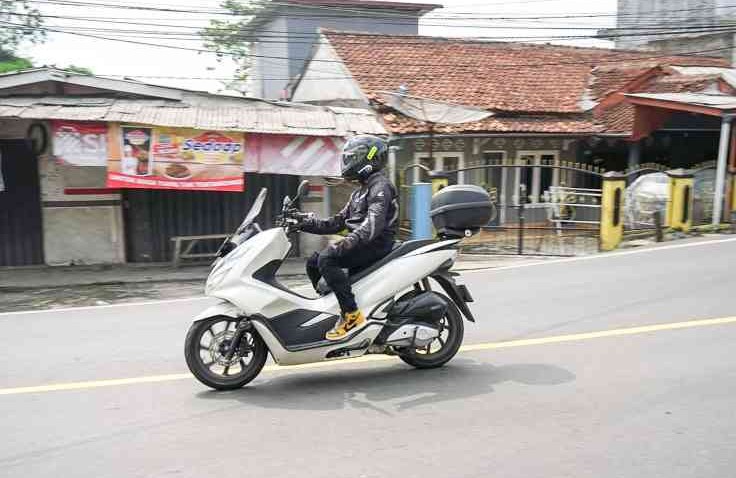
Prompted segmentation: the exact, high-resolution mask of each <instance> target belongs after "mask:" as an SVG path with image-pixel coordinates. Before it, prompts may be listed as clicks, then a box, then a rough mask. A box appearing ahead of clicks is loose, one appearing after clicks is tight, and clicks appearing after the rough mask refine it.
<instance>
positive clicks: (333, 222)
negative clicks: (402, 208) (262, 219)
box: [301, 172, 399, 252]
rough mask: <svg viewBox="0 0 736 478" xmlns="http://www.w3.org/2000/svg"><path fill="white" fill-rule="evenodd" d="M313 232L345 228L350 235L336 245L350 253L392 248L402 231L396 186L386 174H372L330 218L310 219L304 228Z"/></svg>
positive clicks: (332, 231) (331, 232)
mask: <svg viewBox="0 0 736 478" xmlns="http://www.w3.org/2000/svg"><path fill="white" fill-rule="evenodd" d="M301 229H302V231H304V232H311V233H313V234H335V233H337V232H340V231H342V230H343V229H347V230H348V235H347V236H345V238H344V239H343V240H341V241H340V242H338V243H337V244H336V245H335V247H336V248H337V249H338V250H339V251H340V252H348V251H350V250H353V249H355V248H357V247H362V246H368V245H369V246H375V247H388V246H389V245H390V244H393V242H394V238H395V237H396V233H397V232H398V230H399V201H398V194H397V193H396V188H395V187H394V185H393V184H391V181H389V180H388V178H387V177H386V176H384V175H383V173H380V172H378V173H374V174H373V175H371V176H369V177H368V179H366V181H365V182H364V183H362V184H361V186H360V188H359V189H356V190H355V191H353V193H352V194H351V195H350V200H349V201H348V203H347V204H346V205H345V207H343V208H342V210H341V211H340V212H338V213H337V214H335V215H334V216H332V217H330V218H328V219H316V218H312V219H308V220H307V221H306V222H305V223H304V224H303V225H302V227H301Z"/></svg>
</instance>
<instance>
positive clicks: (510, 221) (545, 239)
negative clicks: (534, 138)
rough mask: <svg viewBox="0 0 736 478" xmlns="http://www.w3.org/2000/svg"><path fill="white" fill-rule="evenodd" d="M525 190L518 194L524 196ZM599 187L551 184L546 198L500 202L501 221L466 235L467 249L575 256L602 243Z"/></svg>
mask: <svg viewBox="0 0 736 478" xmlns="http://www.w3.org/2000/svg"><path fill="white" fill-rule="evenodd" d="M524 192H525V191H524V190H523V187H522V190H521V191H520V194H519V197H521V198H525V197H526V196H525V194H524ZM600 199H601V190H600V189H590V188H586V189H583V188H569V187H551V188H549V189H548V190H547V191H545V193H544V195H543V202H541V203H533V204H527V203H524V202H521V203H520V204H518V205H499V206H498V208H499V215H498V216H499V218H501V220H500V221H498V222H496V223H493V222H492V223H491V225H489V226H487V227H484V228H483V230H482V232H481V234H479V235H478V236H476V237H473V238H470V239H467V240H466V241H465V243H464V244H465V245H464V246H463V249H464V251H465V252H470V253H477V254H515V255H551V256H575V255H582V254H591V253H594V252H597V251H598V250H599V247H600V244H599V242H600Z"/></svg>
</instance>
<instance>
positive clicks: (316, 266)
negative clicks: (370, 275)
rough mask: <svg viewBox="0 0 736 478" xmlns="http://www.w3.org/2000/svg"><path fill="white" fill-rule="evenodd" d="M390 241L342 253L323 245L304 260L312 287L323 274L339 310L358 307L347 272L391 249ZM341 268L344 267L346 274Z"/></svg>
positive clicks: (381, 255)
mask: <svg viewBox="0 0 736 478" xmlns="http://www.w3.org/2000/svg"><path fill="white" fill-rule="evenodd" d="M391 249H392V244H390V243H389V244H386V245H383V244H379V245H375V246H374V245H371V244H369V245H366V246H361V247H357V248H355V249H352V250H349V251H347V252H345V253H342V254H340V253H337V254H335V253H334V252H332V253H331V252H330V251H329V249H324V250H323V251H321V252H315V253H314V254H313V255H312V257H310V258H309V260H308V261H307V275H308V276H309V279H310V280H311V281H312V285H313V286H314V287H315V288H316V287H317V283H318V282H319V280H320V278H322V277H324V278H325V281H326V282H327V285H329V286H330V289H332V291H333V292H334V293H335V295H336V296H337V301H338V302H339V304H340V309H341V310H342V312H343V313H345V312H353V311H355V310H358V305H357V304H356V303H355V296H354V295H353V290H352V289H351V287H350V281H349V280H348V274H356V273H357V272H359V271H360V270H362V269H365V268H366V267H368V266H370V265H371V264H374V263H376V262H378V261H379V260H380V259H383V258H384V257H385V256H386V255H388V253H389V252H391ZM343 269H347V270H348V274H346V273H345V271H344V270H343Z"/></svg>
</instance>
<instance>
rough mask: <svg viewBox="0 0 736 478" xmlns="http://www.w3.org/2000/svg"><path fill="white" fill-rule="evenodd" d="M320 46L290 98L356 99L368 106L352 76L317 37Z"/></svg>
mask: <svg viewBox="0 0 736 478" xmlns="http://www.w3.org/2000/svg"><path fill="white" fill-rule="evenodd" d="M319 41H320V45H319V47H318V48H317V51H315V54H314V60H330V61H328V62H325V61H312V62H311V63H310V64H309V67H308V68H307V71H305V72H304V76H303V78H302V80H301V81H300V82H299V85H297V87H296V89H295V90H294V93H293V95H292V98H291V99H292V101H300V102H319V103H327V102H354V101H357V102H360V103H362V104H364V105H365V107H366V108H367V107H368V99H367V98H366V97H365V95H364V94H363V92H362V91H361V90H360V87H359V86H358V84H357V83H356V82H355V80H353V79H352V76H351V75H350V72H349V71H348V69H347V68H346V67H345V65H344V64H343V63H342V62H341V61H339V59H340V58H339V57H338V55H337V52H335V49H334V48H333V47H332V45H330V44H329V43H327V40H326V39H325V38H324V37H320V40H319Z"/></svg>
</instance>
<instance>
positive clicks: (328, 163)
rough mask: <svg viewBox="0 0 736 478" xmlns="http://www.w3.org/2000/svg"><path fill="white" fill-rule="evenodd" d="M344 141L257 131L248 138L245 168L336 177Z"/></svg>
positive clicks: (338, 172) (266, 171) (255, 170)
mask: <svg viewBox="0 0 736 478" xmlns="http://www.w3.org/2000/svg"><path fill="white" fill-rule="evenodd" d="M343 142H344V140H343V139H342V138H334V137H317V136H293V135H281V134H260V135H251V136H249V137H248V154H247V156H246V160H245V170H246V171H248V172H256V173H270V174H294V175H300V176H339V175H340V150H341V148H342V145H343Z"/></svg>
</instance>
